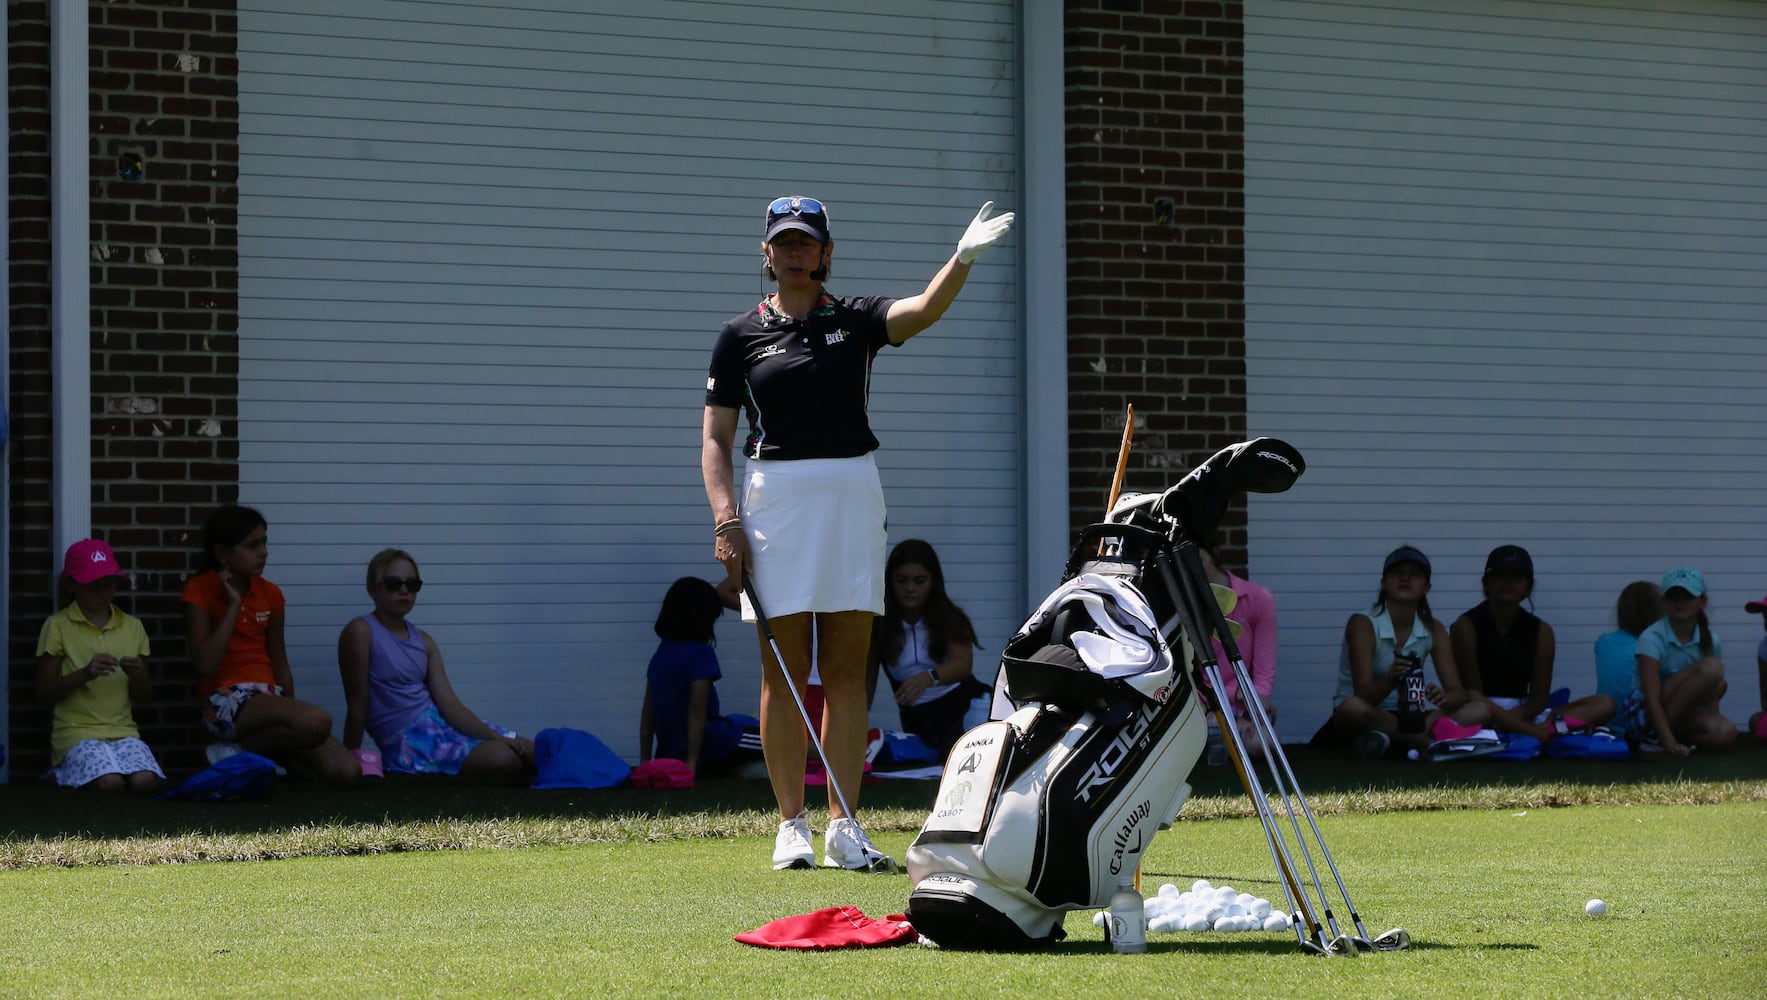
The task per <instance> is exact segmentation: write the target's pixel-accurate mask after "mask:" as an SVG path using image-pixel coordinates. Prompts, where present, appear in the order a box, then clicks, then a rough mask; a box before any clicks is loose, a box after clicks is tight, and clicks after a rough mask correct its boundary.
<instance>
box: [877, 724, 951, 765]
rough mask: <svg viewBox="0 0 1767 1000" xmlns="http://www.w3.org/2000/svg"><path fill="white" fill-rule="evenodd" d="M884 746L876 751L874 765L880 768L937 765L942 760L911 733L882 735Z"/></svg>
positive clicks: (935, 751) (886, 733)
mask: <svg viewBox="0 0 1767 1000" xmlns="http://www.w3.org/2000/svg"><path fill="white" fill-rule="evenodd" d="M883 741H884V745H883V748H882V749H881V750H879V751H878V754H877V760H876V761H875V763H876V764H877V765H878V766H880V767H882V766H887V765H890V764H939V763H943V762H944V758H943V757H941V756H939V752H938V751H937V750H934V749H933V748H932V747H929V746H927V745H926V741H925V740H923V739H921V738H920V737H919V736H916V735H915V734H913V733H892V732H885V733H884V734H883Z"/></svg>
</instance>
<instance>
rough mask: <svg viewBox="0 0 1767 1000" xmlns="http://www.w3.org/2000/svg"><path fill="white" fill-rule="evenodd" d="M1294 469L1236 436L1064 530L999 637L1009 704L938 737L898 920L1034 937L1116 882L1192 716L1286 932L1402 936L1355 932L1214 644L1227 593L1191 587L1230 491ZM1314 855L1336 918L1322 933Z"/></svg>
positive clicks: (1232, 656) (1266, 447)
mask: <svg viewBox="0 0 1767 1000" xmlns="http://www.w3.org/2000/svg"><path fill="white" fill-rule="evenodd" d="M1304 468H1305V463H1304V462H1303V461H1302V459H1301V456H1300V454H1299V452H1297V451H1296V450H1295V449H1294V448H1292V447H1290V446H1289V445H1287V444H1285V443H1283V442H1281V441H1276V440H1274V439H1271V438H1259V439H1257V440H1254V441H1249V442H1244V443H1241V444H1237V445H1234V446H1232V447H1230V448H1227V449H1224V450H1223V451H1221V452H1219V453H1218V454H1216V455H1215V456H1213V457H1212V458H1210V459H1209V460H1208V461H1207V462H1205V463H1203V464H1202V465H1200V466H1198V467H1197V468H1196V469H1194V470H1192V472H1191V473H1190V474H1189V475H1187V476H1185V477H1184V479H1183V480H1181V481H1180V482H1178V483H1177V484H1176V485H1174V486H1173V487H1172V488H1170V489H1168V490H1167V491H1166V492H1165V493H1163V494H1143V495H1131V496H1128V497H1125V498H1123V499H1122V501H1121V502H1119V503H1117V504H1116V505H1115V507H1114V509H1113V510H1111V512H1110V513H1109V515H1108V516H1107V517H1106V520H1105V522H1104V523H1102V524H1095V525H1092V526H1091V527H1089V528H1087V529H1086V530H1085V531H1084V532H1082V534H1081V536H1080V539H1079V540H1078V542H1077V543H1076V544H1075V546H1074V548H1073V550H1072V554H1071V555H1070V556H1069V561H1068V565H1067V567H1066V570H1065V572H1064V574H1063V580H1064V582H1063V583H1062V584H1061V586H1059V587H1058V588H1056V590H1055V592H1054V593H1052V594H1051V595H1050V596H1049V597H1048V598H1047V599H1046V600H1045V601H1044V602H1043V604H1042V605H1041V606H1039V607H1038V609H1037V610H1036V612H1035V613H1033V614H1032V615H1031V617H1030V619H1029V620H1028V621H1027V622H1026V623H1025V625H1024V626H1023V627H1022V628H1021V629H1019V631H1018V632H1017V633H1016V634H1015V635H1014V636H1013V637H1012V639H1010V640H1009V641H1008V642H1007V644H1006V647H1005V649H1004V650H1003V653H1002V656H1001V678H1002V683H1003V684H1004V688H1005V694H1006V699H1007V701H1008V702H1009V703H1010V706H1011V707H1012V712H1011V714H1010V715H1008V716H1007V717H1006V718H1004V719H996V720H995V721H991V722H988V723H984V724H983V725H981V726H978V727H976V728H975V729H972V730H970V731H969V732H968V733H967V734H965V735H964V737H963V738H962V739H960V740H959V741H958V742H957V743H956V745H955V746H954V747H953V748H952V751H951V754H950V756H949V757H948V758H947V760H946V764H945V772H944V775H943V778H942V780H941V783H940V786H939V792H938V797H937V798H936V800H935V803H934V807H933V811H932V813H931V814H930V815H929V816H928V818H927V820H926V823H925V824H924V825H923V826H922V828H921V832H920V835H919V836H918V837H916V838H915V841H914V844H913V845H912V846H911V847H910V848H909V850H908V857H907V860H908V874H909V878H910V879H911V880H912V881H913V883H914V890H913V892H912V894H911V895H910V896H909V901H908V917H909V920H910V921H912V922H913V924H914V926H915V928H916V929H917V930H919V931H920V933H922V934H924V935H926V936H927V937H928V938H931V939H932V940H933V941H935V942H937V943H938V944H939V945H941V946H942V947H949V948H982V949H990V950H998V949H1020V948H1029V947H1039V946H1045V945H1048V944H1051V943H1054V942H1056V941H1059V940H1060V939H1061V938H1062V937H1063V936H1064V932H1063V930H1062V927H1061V924H1062V920H1063V918H1064V917H1065V915H1066V913H1067V912H1068V911H1070V910H1076V909H1086V908H1096V907H1101V906H1103V905H1105V904H1106V903H1107V902H1109V901H1110V900H1111V898H1112V896H1113V895H1116V894H1118V893H1120V892H1125V891H1129V890H1134V888H1135V886H1134V873H1135V872H1136V870H1137V869H1138V868H1139V866H1140V863H1141V858H1142V855H1143V854H1144V853H1145V851H1146V849H1147V847H1148V845H1149V843H1150V842H1151V840H1152V838H1153V836H1154V834H1155V833H1156V832H1157V831H1158V830H1160V829H1164V828H1165V827H1166V826H1168V825H1170V823H1171V822H1172V820H1173V819H1174V818H1175V817H1176V816H1177V813H1178V811H1179V810H1180V809H1181V808H1182V807H1183V805H1184V801H1185V799H1186V798H1187V797H1188V796H1189V793H1190V786H1189V785H1188V784H1186V783H1185V780H1184V779H1185V778H1187V777H1188V776H1189V774H1190V771H1191V769H1192V768H1193V767H1194V766H1195V765H1196V762H1197V758H1198V757H1199V756H1200V755H1201V754H1202V751H1203V746H1204V742H1205V739H1206V734H1207V717H1208V715H1209V714H1211V713H1212V714H1213V715H1214V717H1215V721H1216V723H1217V725H1218V726H1219V728H1220V731H1221V733H1222V737H1223V739H1224V740H1226V742H1227V748H1228V752H1229V756H1230V759H1231V761H1232V762H1233V765H1234V767H1235V769H1236V770H1237V772H1238V774H1239V776H1240V778H1241V781H1242V783H1243V784H1244V786H1245V789H1246V792H1247V794H1248V796H1249V797H1250V798H1251V800H1252V802H1253V804H1254V806H1255V807H1256V809H1257V813H1258V819H1259V823H1260V825H1261V826H1262V828H1263V831H1264V835H1265V839H1266V841H1267V843H1268V846H1269V848H1270V852H1271V858H1272V860H1273V861H1274V862H1275V864H1276V867H1277V871H1278V874H1279V875H1280V876H1281V880H1282V884H1283V890H1284V892H1285V893H1286V895H1287V898H1288V903H1289V909H1290V910H1291V911H1292V912H1293V913H1294V923H1293V929H1294V931H1295V934H1296V938H1297V940H1298V942H1299V944H1300V945H1301V946H1302V948H1303V949H1305V950H1307V951H1309V952H1313V953H1321V954H1337V955H1354V954H1357V953H1358V952H1359V951H1362V950H1396V949H1398V948H1403V947H1405V946H1406V945H1407V944H1409V940H1410V939H1409V937H1408V936H1407V935H1406V934H1405V932H1404V931H1403V930H1401V929H1395V930H1392V931H1389V932H1387V933H1386V934H1383V935H1381V936H1380V937H1378V938H1373V939H1370V938H1369V936H1368V934H1367V932H1366V931H1365V930H1364V929H1363V926H1362V920H1361V917H1360V916H1359V915H1358V914H1357V912H1356V909H1355V907H1354V905H1352V904H1351V903H1350V900H1349V893H1348V890H1347V889H1346V888H1345V887H1344V883H1343V880H1342V879H1341V878H1340V877H1338V871H1337V866H1336V864H1335V862H1334V861H1333V860H1332V859H1331V855H1330V853H1329V852H1328V851H1327V850H1326V847H1325V843H1324V840H1323V839H1322V838H1321V837H1320V834H1319V827H1318V823H1317V822H1316V821H1315V819H1314V816H1313V814H1312V811H1311V809H1310V808H1309V807H1308V805H1307V802H1306V799H1305V797H1304V796H1302V795H1301V792H1300V788H1299V785H1298V784H1297V783H1296V781H1295V777H1294V772H1293V769H1292V768H1290V767H1289V764H1288V760H1287V758H1286V756H1285V755H1284V754H1283V751H1282V745H1281V743H1280V741H1279V739H1278V737H1277V735H1276V733H1275V730H1274V728H1273V726H1272V725H1271V722H1270V717H1269V714H1268V712H1267V711H1266V710H1265V709H1264V706H1263V704H1262V703H1261V702H1260V701H1259V699H1258V695H1257V692H1256V690H1255V689H1254V688H1253V687H1252V684H1251V678H1250V676H1249V673H1248V672H1247V670H1246V668H1245V664H1244V663H1243V661H1242V658H1241V657H1240V655H1239V652H1238V647H1237V645H1236V644H1235V643H1234V641H1233V640H1234V636H1233V631H1234V626H1232V625H1231V624H1230V623H1229V622H1228V621H1227V618H1226V616H1225V614H1224V613H1223V606H1226V607H1229V608H1230V607H1231V603H1232V600H1233V595H1232V592H1231V591H1228V590H1226V588H1216V587H1212V586H1211V585H1210V584H1209V582H1208V578H1207V576H1206V575H1205V573H1204V571H1203V568H1202V563H1201V560H1200V558H1198V556H1197V543H1198V542H1199V541H1201V540H1203V539H1206V538H1209V537H1210V536H1211V535H1212V534H1213V533H1214V531H1215V529H1216V527H1217V526H1218V525H1219V523H1220V520H1221V518H1222V516H1223V515H1224V514H1225V513H1226V510H1227V506H1228V504H1229V502H1231V500H1232V499H1233V497H1235V496H1236V495H1238V494H1239V493H1241V492H1245V491H1250V492H1257V493H1279V492H1282V491H1284V490H1287V489H1288V488H1289V487H1290V486H1291V485H1293V483H1294V481H1295V480H1296V479H1297V478H1299V476H1300V475H1301V473H1302V471H1303V470H1304ZM1210 639H1217V640H1219V641H1220V642H1221V645H1222V648H1223V649H1224V650H1225V651H1226V653H1227V658H1228V660H1229V661H1230V663H1231V668H1232V669H1233V671H1234V676H1235V678H1236V680H1237V682H1238V685H1239V690H1240V692H1242V694H1241V697H1242V698H1243V699H1244V700H1245V702H1246V704H1247V705H1248V707H1249V709H1250V712H1251V717H1252V723H1253V725H1254V726H1255V731H1256V732H1257V734H1258V736H1259V740H1260V742H1261V743H1262V744H1263V747H1264V752H1263V756H1264V761H1265V765H1266V771H1267V773H1268V775H1269V777H1270V781H1271V783H1272V787H1273V788H1274V790H1275V792H1276V795H1277V798H1278V799H1279V800H1280V805H1272V803H1271V801H1270V799H1269V798H1268V797H1267V796H1266V793H1265V790H1264V784H1263V781H1262V780H1261V779H1260V777H1259V775H1258V770H1257V766H1256V762H1255V761H1253V760H1251V759H1250V758H1248V757H1247V755H1246V753H1245V747H1244V745H1243V744H1242V742H1241V741H1240V738H1239V732H1238V729H1237V727H1236V726H1235V725H1234V724H1233V719H1232V718H1231V714H1230V710H1229V709H1228V708H1227V707H1226V706H1224V705H1222V704H1221V703H1220V700H1219V698H1218V697H1217V695H1216V692H1218V691H1219V690H1220V686H1221V667H1220V665H1219V664H1218V663H1217V662H1216V661H1215V656H1214V651H1213V648H1212V644H1211V643H1210ZM1279 813H1280V814H1281V816H1282V818H1286V820H1287V822H1288V825H1289V827H1290V828H1291V829H1292V832H1293V836H1292V838H1291V837H1290V836H1289V834H1288V833H1287V832H1285V831H1284V829H1283V826H1282V824H1281V822H1280V821H1279ZM1303 820H1304V823H1305V826H1306V832H1307V833H1310V834H1311V836H1312V841H1311V844H1309V842H1308V840H1307V838H1306V837H1305V836H1304V834H1303V830H1302V823H1303ZM1315 853H1317V854H1318V855H1319V857H1320V858H1322V859H1323V860H1324V862H1325V864H1326V866H1327V867H1328V868H1329V869H1330V871H1331V874H1332V877H1333V879H1334V881H1335V883H1336V888H1337V890H1338V894H1339V895H1340V896H1341V897H1342V898H1343V902H1344V909H1345V910H1346V911H1347V912H1348V914H1349V916H1350V919H1351V921H1352V922H1353V923H1354V926H1355V930H1356V931H1357V933H1356V935H1349V934H1345V933H1342V932H1341V931H1340V929H1339V926H1338V924H1337V920H1336V915H1335V913H1334V911H1333V906H1332V903H1331V900H1330V896H1329V895H1328V893H1327V892H1326V889H1325V887H1324V885H1323V884H1322V883H1321V881H1320V879H1319V876H1318V873H1317V870H1316V866H1315V862H1314V855H1315ZM1297 855H1298V856H1299V857H1300V858H1301V859H1302V861H1303V862H1304V864H1305V867H1306V871H1307V873H1308V874H1309V875H1310V876H1311V893H1309V891H1308V888H1307V886H1306V885H1304V884H1303V882H1302V881H1301V878H1300V869H1299V868H1297V866H1296V860H1295V859H1296V856H1297ZM1135 902H1137V903H1139V899H1136V900H1135Z"/></svg>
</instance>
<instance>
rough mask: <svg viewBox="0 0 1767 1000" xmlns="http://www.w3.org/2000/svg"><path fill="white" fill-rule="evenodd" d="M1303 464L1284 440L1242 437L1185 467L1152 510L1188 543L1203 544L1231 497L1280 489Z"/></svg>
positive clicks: (1297, 475)
mask: <svg viewBox="0 0 1767 1000" xmlns="http://www.w3.org/2000/svg"><path fill="white" fill-rule="evenodd" d="M1306 468H1307V463H1306V461H1305V460H1304V459H1302V458H1301V453H1300V452H1299V451H1296V450H1295V448H1294V447H1293V446H1292V445H1290V444H1288V443H1287V442H1284V441H1278V440H1277V439H1275V438H1269V437H1261V438H1254V439H1252V440H1250V441H1241V442H1240V443H1239V444H1235V445H1229V446H1228V447H1226V448H1223V449H1221V450H1220V451H1218V452H1216V453H1215V454H1214V455H1213V456H1211V457H1210V458H1209V460H1208V461H1206V462H1204V463H1202V464H1201V465H1199V466H1197V467H1196V468H1194V469H1192V470H1190V474H1189V475H1187V476H1185V477H1184V478H1183V479H1180V480H1179V481H1178V483H1177V485H1175V486H1173V487H1172V488H1171V489H1168V490H1167V491H1166V492H1165V493H1164V494H1163V495H1162V496H1161V497H1160V499H1159V503H1158V504H1156V505H1155V510H1156V512H1158V513H1159V514H1161V515H1162V516H1164V517H1167V518H1170V519H1172V520H1174V521H1177V522H1178V523H1179V525H1180V526H1182V528H1183V529H1184V534H1185V536H1186V537H1188V538H1189V539H1190V540H1191V541H1193V542H1196V543H1197V544H1199V545H1200V544H1206V543H1207V542H1208V541H1209V540H1210V539H1211V538H1213V537H1214V534H1215V529H1216V527H1218V526H1219V525H1220V523H1221V518H1222V517H1223V516H1224V515H1225V514H1226V513H1227V507H1228V504H1230V503H1231V502H1232V501H1233V498H1234V497H1236V496H1238V495H1239V494H1240V493H1248V492H1249V493H1281V492H1283V491H1285V490H1287V489H1288V488H1289V487H1291V486H1293V485H1294V484H1295V480H1297V479H1299V478H1300V477H1301V473H1302V472H1304V471H1306Z"/></svg>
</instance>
